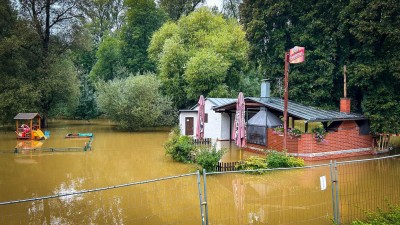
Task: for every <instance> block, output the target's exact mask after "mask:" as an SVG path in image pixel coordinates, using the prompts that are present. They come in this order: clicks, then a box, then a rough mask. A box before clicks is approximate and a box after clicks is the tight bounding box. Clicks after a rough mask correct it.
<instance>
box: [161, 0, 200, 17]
mask: <svg viewBox="0 0 400 225" xmlns="http://www.w3.org/2000/svg"><path fill="white" fill-rule="evenodd" d="M202 2H204V0H184V1H182V0H157V3H158V4H159V5H160V7H161V9H163V10H164V11H165V12H166V13H167V14H168V17H169V18H170V19H171V20H173V21H176V20H178V19H179V18H180V17H181V16H187V15H189V13H191V12H193V11H194V10H195V9H196V7H197V6H198V5H199V4H201V3H202Z"/></svg>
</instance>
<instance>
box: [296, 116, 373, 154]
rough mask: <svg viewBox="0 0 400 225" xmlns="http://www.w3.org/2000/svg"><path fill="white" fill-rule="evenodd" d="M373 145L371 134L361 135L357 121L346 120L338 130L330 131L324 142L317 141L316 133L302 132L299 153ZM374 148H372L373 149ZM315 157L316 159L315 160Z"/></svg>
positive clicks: (368, 152) (369, 152)
mask: <svg viewBox="0 0 400 225" xmlns="http://www.w3.org/2000/svg"><path fill="white" fill-rule="evenodd" d="M371 147H372V136H371V135H360V134H359V128H358V126H357V124H356V122H355V121H344V122H343V123H342V124H341V125H340V126H339V128H338V131H337V132H329V133H327V135H326V136H325V141H324V142H317V141H316V139H315V138H314V134H302V135H301V138H300V139H299V148H298V153H299V154H302V153H306V154H315V153H317V154H319V153H328V152H330V153H332V152H334V151H342V150H356V149H365V148H371ZM371 150H372V149H371ZM371 153H372V151H362V152H356V151H355V152H349V153H344V154H340V155H338V154H327V155H324V156H318V157H316V158H315V159H333V158H342V157H349V156H356V155H366V154H371ZM319 155H321V154H319ZM315 159H314V160H315Z"/></svg>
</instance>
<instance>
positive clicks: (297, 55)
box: [289, 46, 305, 64]
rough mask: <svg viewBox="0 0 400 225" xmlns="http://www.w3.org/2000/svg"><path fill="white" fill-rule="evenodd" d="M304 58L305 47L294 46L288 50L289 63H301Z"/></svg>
mask: <svg viewBox="0 0 400 225" xmlns="http://www.w3.org/2000/svg"><path fill="white" fill-rule="evenodd" d="M304 58H305V49H304V47H299V46H295V47H294V48H292V49H290V51H289V63H292V64H295V63H302V62H304Z"/></svg>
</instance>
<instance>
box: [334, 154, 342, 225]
mask: <svg viewBox="0 0 400 225" xmlns="http://www.w3.org/2000/svg"><path fill="white" fill-rule="evenodd" d="M333 165H334V169H335V170H334V172H335V180H336V182H335V184H336V214H337V224H338V225H339V224H340V210H339V178H338V171H337V163H336V160H335V161H334V162H333Z"/></svg>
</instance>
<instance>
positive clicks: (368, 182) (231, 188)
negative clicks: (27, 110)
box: [0, 155, 400, 225]
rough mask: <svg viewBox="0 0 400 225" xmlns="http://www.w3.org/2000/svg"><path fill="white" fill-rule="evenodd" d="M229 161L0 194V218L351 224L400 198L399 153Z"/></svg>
mask: <svg viewBox="0 0 400 225" xmlns="http://www.w3.org/2000/svg"><path fill="white" fill-rule="evenodd" d="M232 164H236V162H233V163H231V164H229V163H226V164H223V163H222V164H220V167H221V171H219V172H206V171H203V178H201V176H200V173H199V172H198V171H197V172H196V173H190V174H183V175H177V176H171V177H164V178H158V179H154V180H147V181H139V182H132V183H127V184H120V185H115V186H109V187H103V188H96V189H87V190H82V191H75V192H65V191H64V192H61V191H60V192H58V193H56V194H53V195H49V196H44V197H33V198H29V199H23V200H13V201H6V202H0V224H43V223H49V221H53V220H56V221H53V222H54V223H66V224H67V223H70V224H77V223H80V224H90V223H95V224H122V223H123V224H202V225H203V224H237V225H242V224H296V225H297V224H332V223H333V222H334V223H336V224H348V223H351V221H353V220H356V219H364V218H365V215H366V213H367V212H373V211H376V210H377V209H378V208H379V209H380V210H383V211H385V210H387V209H389V207H390V206H394V205H398V204H399V203H400V180H399V179H398V177H399V176H400V155H396V156H389V157H383V158H376V159H366V160H355V161H346V162H336V161H333V162H331V163H329V164H321V165H312V166H306V167H300V168H284V169H282V168H281V169H266V170H249V171H233V170H230V168H233V167H234V165H232ZM222 168H224V169H222ZM262 171H263V173H262V174H261V173H260V172H262ZM46 221H47V222H46Z"/></svg>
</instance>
